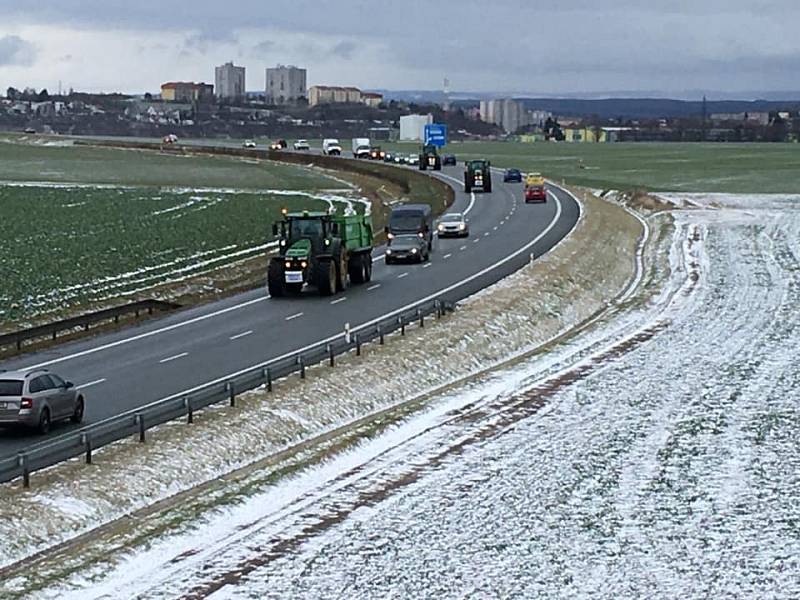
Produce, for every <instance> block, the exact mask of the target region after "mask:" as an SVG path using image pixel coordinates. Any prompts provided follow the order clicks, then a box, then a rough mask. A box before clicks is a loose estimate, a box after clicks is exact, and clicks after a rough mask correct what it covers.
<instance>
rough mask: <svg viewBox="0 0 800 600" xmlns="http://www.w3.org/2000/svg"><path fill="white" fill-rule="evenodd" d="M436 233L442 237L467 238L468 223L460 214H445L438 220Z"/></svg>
mask: <svg viewBox="0 0 800 600" xmlns="http://www.w3.org/2000/svg"><path fill="white" fill-rule="evenodd" d="M436 232H437V234H438V236H439V237H440V238H443V237H468V236H469V223H468V222H467V218H466V217H465V216H464V215H463V214H462V213H447V214H445V215H442V218H441V219H439V224H438V225H437V226H436Z"/></svg>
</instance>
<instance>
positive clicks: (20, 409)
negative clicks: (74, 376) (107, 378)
mask: <svg viewBox="0 0 800 600" xmlns="http://www.w3.org/2000/svg"><path fill="white" fill-rule="evenodd" d="M84 408H85V406H84V399H83V395H82V394H81V393H80V392H79V391H78V390H77V389H76V388H75V386H74V385H73V384H72V382H71V381H65V380H64V379H62V378H61V377H59V376H58V375H56V374H55V373H50V372H48V371H46V370H42V369H38V370H33V371H5V372H0V426H3V427H12V426H23V427H32V428H34V429H36V430H37V431H38V432H39V433H41V434H46V433H48V432H49V431H50V426H51V424H52V423H54V422H56V421H64V420H67V419H69V420H70V421H72V422H73V423H80V422H82V421H83V412H84Z"/></svg>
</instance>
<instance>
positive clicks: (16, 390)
mask: <svg viewBox="0 0 800 600" xmlns="http://www.w3.org/2000/svg"><path fill="white" fill-rule="evenodd" d="M21 395H22V381H20V380H19V379H0V397H2V396H21Z"/></svg>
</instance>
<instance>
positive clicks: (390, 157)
mask: <svg viewBox="0 0 800 600" xmlns="http://www.w3.org/2000/svg"><path fill="white" fill-rule="evenodd" d="M383 162H387V163H393V162H394V154H393V153H391V152H387V153H386V154H385V155H384V157H383Z"/></svg>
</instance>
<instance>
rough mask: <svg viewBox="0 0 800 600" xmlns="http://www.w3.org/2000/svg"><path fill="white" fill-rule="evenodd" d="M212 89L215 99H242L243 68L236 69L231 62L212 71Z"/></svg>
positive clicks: (243, 92) (243, 93) (243, 88)
mask: <svg viewBox="0 0 800 600" xmlns="http://www.w3.org/2000/svg"><path fill="white" fill-rule="evenodd" d="M214 89H215V91H216V95H217V98H220V99H222V100H235V99H237V98H244V95H245V90H246V88H245V79H244V67H236V66H234V64H233V62H228V63H225V64H224V65H222V66H220V67H217V68H216V69H214Z"/></svg>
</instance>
